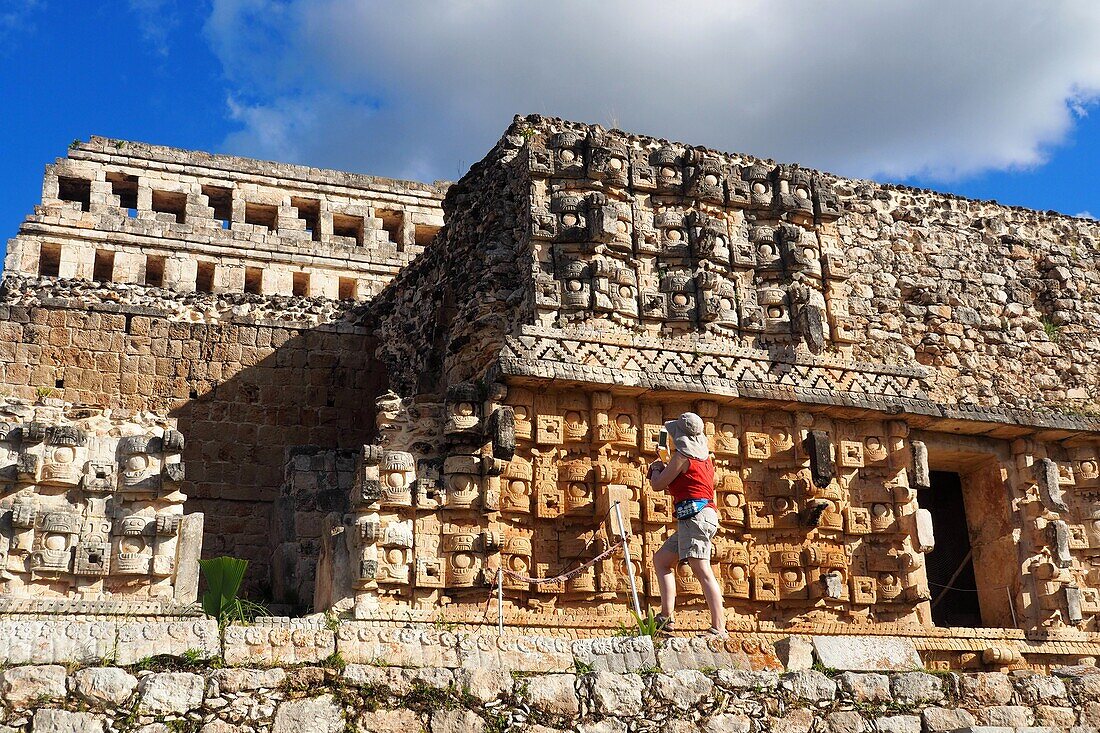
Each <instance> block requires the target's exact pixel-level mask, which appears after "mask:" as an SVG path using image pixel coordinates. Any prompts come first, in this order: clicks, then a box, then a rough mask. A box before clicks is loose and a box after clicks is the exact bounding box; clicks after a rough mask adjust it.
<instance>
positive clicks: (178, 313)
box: [0, 138, 444, 602]
mask: <svg viewBox="0 0 1100 733" xmlns="http://www.w3.org/2000/svg"><path fill="white" fill-rule="evenodd" d="M443 190H444V187H443V186H432V185H425V184H419V183H406V182H400V181H391V180H387V179H380V178H374V177H370V176H361V175H354V174H349V173H340V172H336V171H322V170H317V169H313V168H305V167H302V166H292V165H285V164H278V163H268V162H263V161H256V160H248V159H241V158H233V157H229V156H219V155H208V154H205V153H195V152H189V151H182V150H176V149H172V148H163V147H157V146H150V145H144V144H141V143H131V142H124V141H119V140H107V139H103V138H92V140H91V141H90V142H88V143H78V144H74V145H73V146H72V147H71V148H70V149H69V157H67V158H64V159H60V160H58V161H57V162H56V163H55V164H53V165H50V166H48V167H47V170H46V176H45V180H44V183H43V195H42V203H41V205H39V206H37V207H35V211H34V214H33V215H31V216H29V217H28V218H27V219H26V221H24V222H23V224H22V226H21V227H20V230H19V234H18V236H17V237H15V238H14V239H12V240H11V241H10V242H9V246H8V255H7V259H6V263H5V273H4V275H5V279H4V282H3V285H2V286H0V287H2V292H3V296H2V299H0V300H2V302H0V386H2V387H3V388H4V389H5V390H7V391H8V392H10V393H11V394H13V395H14V396H17V397H20V398H22V399H27V400H34V399H35V397H36V394H37V393H38V392H39V391H40V390H47V391H53V392H54V393H55V394H56V396H57V397H58V398H62V399H64V400H66V401H68V402H72V403H77V404H83V405H91V406H99V407H107V408H111V409H122V410H126V411H135V412H140V411H149V412H154V413H156V414H158V415H164V416H171V417H172V418H174V419H175V420H176V421H177V422H178V424H179V430H180V432H182V433H183V434H184V435H186V436H187V443H186V446H185V448H184V455H183V460H184V461H185V462H186V463H187V465H188V471H187V476H186V477H185V478H184V479H183V483H182V490H183V491H184V492H185V493H186V494H187V495H188V497H189V502H188V510H189V511H195V512H203V513H205V515H206V517H207V524H206V530H207V536H206V541H205V544H204V552H206V553H207V554H209V555H218V554H231V555H236V556H239V557H245V558H247V559H248V560H249V561H250V562H251V563H252V568H253V569H252V571H251V572H250V573H249V578H248V582H249V584H250V585H251V586H252V587H253V588H254V589H260V588H261V587H271V586H278V585H279V584H278V583H275V582H272V581H271V580H270V579H269V577H268V576H269V568H270V567H271V558H272V555H273V552H274V550H273V546H272V537H273V536H279V537H286V535H285V533H283V532H282V530H281V529H280V527H281V525H280V524H279V522H278V519H277V518H276V517H274V516H273V514H272V507H273V505H274V502H275V501H276V499H277V498H278V497H279V494H280V484H281V483H282V479H283V476H284V471H285V465H286V460H287V452H288V451H289V450H292V449H294V448H296V447H298V446H306V445H314V446H320V447H330V448H331V447H335V446H337V445H341V446H344V447H346V448H349V449H350V448H354V447H355V446H357V445H362V444H363V443H364V442H365V441H366V440H368V439H369V438H370V436H371V434H372V432H373V430H372V418H371V417H370V415H369V414H368V415H367V416H366V417H365V418H364V416H363V415H362V414H361V413H360V412H359V409H360V407H362V406H363V405H366V406H367V409H368V411H369V410H370V409H372V406H373V400H374V398H375V397H376V396H377V395H378V394H379V391H380V386H379V385H380V384H382V383H383V380H382V377H381V375H380V374H379V372H378V370H377V369H375V368H373V367H372V366H371V364H372V361H373V352H374V350H375V348H376V346H375V343H374V340H373V338H372V336H371V334H370V332H369V331H368V330H367V329H366V328H364V327H363V325H362V323H361V321H362V319H363V314H362V308H363V303H364V302H365V301H368V300H369V299H370V296H371V294H372V293H374V292H377V291H378V290H380V289H381V288H382V286H383V285H384V284H385V283H386V282H388V281H389V279H390V278H391V277H392V276H393V274H394V273H396V272H397V271H398V270H399V269H400V268H401V267H403V266H405V265H406V264H407V263H408V262H409V261H410V260H412V259H413V258H414V257H416V255H417V254H418V253H419V252H420V251H421V250H422V249H423V245H424V244H425V243H426V241H428V240H430V239H431V237H432V236H433V235H434V234H435V232H436V230H437V229H438V228H439V226H440V225H441V224H442V212H441V210H440V208H439V201H440V199H441V197H442V192H443ZM173 202H174V203H173ZM257 212H259V213H257ZM261 214H263V215H264V216H260V215H261ZM288 600H291V601H293V600H294V599H292V598H288ZM307 602H308V598H307Z"/></svg>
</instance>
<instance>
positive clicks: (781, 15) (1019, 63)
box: [206, 0, 1100, 180]
mask: <svg viewBox="0 0 1100 733" xmlns="http://www.w3.org/2000/svg"><path fill="white" fill-rule="evenodd" d="M206 30H207V36H208V38H209V40H210V42H211V45H212V47H213V48H214V50H215V52H216V53H217V55H218V56H219V58H220V59H221V61H222V64H223V66H224V69H225V73H226V76H227V78H228V79H229V81H230V83H231V86H232V87H233V88H234V93H233V99H232V114H233V116H234V118H235V119H236V120H237V121H238V122H239V123H240V124H241V130H240V131H239V132H237V133H234V134H233V135H231V136H230V137H229V138H228V139H227V140H226V141H225V146H226V147H227V148H228V149H230V150H232V151H234V152H238V153H242V154H248V155H257V156H262V157H274V158H279V159H284V160H295V161H301V162H308V163H311V164H315V165H326V166H334V167H342V168H351V169H357V170H364V171H368V172H372V173H377V174H380V175H394V176H408V177H417V178H432V177H446V178H454V177H456V176H458V175H460V174H461V173H462V172H463V171H464V170H465V169H466V168H467V167H468V166H469V165H470V164H471V163H473V162H474V161H475V160H476V159H477V158H479V157H480V156H481V155H483V154H484V152H485V151H487V150H488V148H489V147H490V146H491V145H492V144H493V142H494V141H495V140H496V139H497V137H499V135H500V134H501V132H503V130H504V129H505V127H506V126H507V125H508V123H509V122H510V121H511V117H512V115H513V114H516V113H520V114H526V113H530V112H539V113H543V114H548V115H554V116H561V117H566V118H570V119H577V120H583V121H589V122H599V123H601V124H605V125H609V124H617V125H618V126H620V127H622V128H624V129H627V130H631V131H636V132H642V133H647V134H653V135H657V136H661V137H671V138H675V139H678V140H683V141H687V142H690V143H693V144H702V145H709V146H712V147H715V148H720V149H724V150H732V151H741V152H748V153H752V154H756V155H761V156H766V157H774V158H777V159H780V160H788V161H797V162H800V163H803V164H806V165H813V166H816V167H820V168H825V169H828V170H832V171H835V172H838V173H844V174H849V175H864V176H880V177H881V176H886V177H905V176H917V175H919V176H924V177H932V178H938V179H941V180H946V179H952V178H958V177H963V176H968V175H972V174H975V173H978V172H981V171H985V170H989V169H1006V168H1016V167H1030V166H1035V165H1039V164H1042V163H1043V162H1044V160H1045V158H1046V155H1047V153H1048V151H1049V150H1050V149H1051V147H1053V146H1056V145H1058V144H1059V143H1061V142H1063V141H1064V140H1065V139H1066V137H1067V136H1068V135H1069V134H1070V133H1071V131H1072V129H1073V125H1074V121H1075V119H1076V117H1077V116H1078V115H1080V114H1083V113H1084V110H1085V109H1086V107H1087V105H1089V104H1090V103H1092V102H1094V101H1095V100H1096V99H1097V97H1098V95H1100V3H1095V2H1093V1H1092V0H1047V1H1046V2H1042V3H1035V2H1032V1H1031V0H997V1H995V2H994V1H993V0H984V1H983V0H968V1H965V2H964V1H961V0H933V1H931V2H924V3H900V2H881V0H847V1H846V2H843V3H841V2H820V0H783V1H780V0H741V1H740V2H729V1H728V0H725V1H723V0H706V1H704V0H685V1H682V2H679V3H668V2H661V1H660V0H599V2H588V1H586V0H557V1H556V2H516V1H515V0H450V1H449V2H427V1H426V0H214V4H213V10H212V13H211V17H210V19H209V21H208V23H207V28H206Z"/></svg>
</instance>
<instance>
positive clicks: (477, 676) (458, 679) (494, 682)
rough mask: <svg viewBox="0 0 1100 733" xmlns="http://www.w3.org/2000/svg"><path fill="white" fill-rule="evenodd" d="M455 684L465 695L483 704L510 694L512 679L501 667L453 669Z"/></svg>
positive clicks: (512, 685)
mask: <svg viewBox="0 0 1100 733" xmlns="http://www.w3.org/2000/svg"><path fill="white" fill-rule="evenodd" d="M455 684H456V685H457V686H458V688H459V689H460V690H462V691H463V692H465V693H466V694H467V695H469V696H470V697H472V698H474V699H475V700H477V701H478V702H480V703H482V704H484V703H487V702H491V701H493V700H496V699H498V698H500V697H507V696H508V695H510V694H511V693H512V688H513V687H514V680H513V679H512V675H511V674H509V673H508V672H507V671H505V670H503V669H491V668H480V669H460V670H456V671H455Z"/></svg>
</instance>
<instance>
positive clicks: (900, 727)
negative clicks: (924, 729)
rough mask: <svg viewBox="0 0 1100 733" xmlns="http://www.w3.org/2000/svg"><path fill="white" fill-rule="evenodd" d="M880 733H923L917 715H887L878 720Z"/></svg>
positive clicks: (876, 726)
mask: <svg viewBox="0 0 1100 733" xmlns="http://www.w3.org/2000/svg"><path fill="white" fill-rule="evenodd" d="M874 725H875V730H876V731H878V733H921V727H920V718H919V717H917V716H916V715H887V716H885V717H881V718H876V719H875V722H874Z"/></svg>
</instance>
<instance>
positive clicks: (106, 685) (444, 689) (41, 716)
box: [0, 622, 1100, 733]
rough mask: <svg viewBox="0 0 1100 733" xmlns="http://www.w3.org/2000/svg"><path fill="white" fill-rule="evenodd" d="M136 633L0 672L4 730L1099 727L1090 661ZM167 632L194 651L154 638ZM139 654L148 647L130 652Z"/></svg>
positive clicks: (282, 732)
mask: <svg viewBox="0 0 1100 733" xmlns="http://www.w3.org/2000/svg"><path fill="white" fill-rule="evenodd" d="M205 623H207V624H209V625H211V626H212V622H205ZM149 631H150V634H149V639H148V640H147V641H146V642H145V644H144V645H138V646H134V647H133V650H132V651H131V652H129V653H127V655H126V656H125V657H123V656H118V657H115V656H113V653H108V654H106V655H104V656H103V657H101V658H88V659H86V660H82V661H79V662H76V663H72V662H71V661H70V663H68V664H64V663H61V660H59V661H58V662H56V663H55V662H51V661H40V662H37V663H31V664H26V663H23V664H17V665H15V666H12V665H8V666H5V668H4V669H3V670H2V671H0V700H2V702H3V705H4V708H3V712H2V713H0V715H2V717H0V725H4V726H6V727H7V728H6V729H7V730H10V731H27V732H28V733H60V732H61V731H81V732H85V731H97V732H100V733H105V732H106V731H136V730H142V731H153V730H186V731H197V732H201V733H229V732H230V731H233V732H246V731H247V732H251V731H271V733H297V732H298V731H301V730H314V731H325V732H326V733H343V731H346V730H353V729H354V730H364V731H375V732H377V733H386V732H389V731H392V732H393V733H417V732H421V733H506V732H512V731H514V732H517V733H518V732H519V731H524V732H525V733H555V732H564V731H577V732H578V733H626V732H627V731H630V732H631V733H767V732H769V731H783V732H786V733H811V731H818V732H821V733H863V732H865V731H867V732H869V731H893V732H896V733H941V732H942V733H946V732H947V731H968V730H976V731H977V730H988V731H997V733H1004V732H1006V731H1029V733H1040V731H1041V732H1043V733H1045V732H1046V731H1074V732H1075V733H1093V732H1094V731H1096V730H1098V729H1100V673H1098V671H1097V668H1096V667H1095V666H1091V665H1089V666H1081V665H1070V666H1061V667H1053V668H1051V669H1049V670H1044V671H1032V670H1017V671H1010V672H1005V671H984V672H982V671H978V672H962V673H935V674H933V673H929V672H928V671H926V670H923V669H920V668H916V669H912V670H901V671H893V672H878V671H871V672H860V671H846V670H841V669H831V668H826V667H822V666H821V665H820V664H818V665H816V666H815V667H814V668H809V667H807V666H804V665H802V664H801V663H794V664H788V666H787V667H786V668H784V667H783V666H782V665H777V664H776V665H770V666H763V667H762V666H751V665H746V664H739V663H736V662H733V661H731V660H729V659H726V660H721V661H718V663H714V661H715V660H714V656H713V655H708V653H707V651H706V649H705V645H687V646H693V648H694V651H689V652H686V653H685V652H684V651H680V652H677V653H672V651H673V647H677V648H679V649H685V648H687V646H685V645H683V644H674V643H673V642H662V643H659V644H657V645H656V646H655V645H654V644H652V643H651V641H650V640H649V639H648V638H645V637H643V638H638V639H627V640H623V639H618V640H615V639H603V640H599V641H600V642H601V644H600V645H598V646H593V645H592V644H588V643H581V642H575V643H573V645H572V646H570V645H569V644H565V645H560V644H559V645H558V647H554V648H551V647H550V646H543V647H539V646H538V645H537V644H536V643H534V640H531V642H532V643H528V644H525V643H524V642H523V641H522V640H514V639H513V640H509V639H504V640H499V641H498V640H494V639H481V640H478V641H476V642H475V641H474V640H472V639H465V640H463V643H462V644H460V645H459V648H460V649H461V648H462V647H463V645H464V646H465V651H460V652H459V653H458V654H457V655H452V656H448V655H447V653H446V651H447V649H448V648H449V645H451V642H453V641H454V640H453V639H448V638H446V637H448V634H438V633H437V634H434V635H433V634H427V635H423V637H419V636H414V635H410V634H409V633H408V632H406V633H405V637H406V638H401V641H400V643H398V639H399V635H398V634H388V635H384V636H385V638H386V639H387V640H388V643H389V645H390V646H389V648H390V649H392V650H394V651H397V650H398V649H400V650H403V651H404V652H405V653H404V654H395V655H392V656H389V657H385V658H383V657H378V658H374V659H363V660H356V661H349V659H348V658H345V656H344V655H341V654H339V653H333V652H332V649H333V647H332V645H331V644H329V645H327V646H324V645H323V646H322V648H321V649H320V650H319V651H317V652H316V653H313V654H310V655H307V656H305V657H303V658H300V659H298V660H297V661H296V662H295V661H294V660H291V659H289V658H286V657H283V658H281V659H280V658H279V657H272V656H270V655H269V656H267V657H266V660H267V661H265V662H263V663H261V662H260V655H259V651H260V649H261V648H266V649H267V650H268V651H270V650H272V649H274V648H276V647H278V646H280V645H285V644H284V641H283V640H282V639H281V638H280V639H279V640H275V639H274V637H270V638H265V637H264V635H263V634H259V635H257V636H256V637H255V639H254V641H253V645H252V648H253V649H254V651H255V652H256V654H254V655H253V656H252V657H251V658H249V657H241V658H239V659H236V660H235V659H234V657H233V652H232V650H231V648H230V645H231V642H230V641H229V640H228V637H227V641H226V643H225V646H224V648H219V646H218V644H217V637H216V634H215V636H214V638H213V641H214V643H213V644H210V643H208V640H209V637H208V636H204V635H203V633H200V629H199V628H198V627H197V626H196V627H195V628H193V629H189V630H186V631H184V630H182V629H174V630H172V631H171V632H169V630H168V629H167V628H166V627H165V628H162V629H153V628H152V627H150V628H149ZM206 631H209V629H206ZM215 631H216V629H215ZM230 631H232V629H231V630H230ZM181 632H183V633H182V636H180V635H181ZM167 633H172V634H173V635H175V636H180V638H181V640H183V642H184V643H191V644H194V646H193V647H190V648H188V649H186V650H185V649H181V648H180V645H179V644H178V643H177V644H173V645H165V644H163V643H161V645H160V646H159V647H158V646H156V643H157V641H159V640H160V638H161V635H164V634H167ZM329 633H330V638H331V632H329ZM449 636H452V637H453V636H454V635H449ZM184 637H186V638H184ZM339 646H340V645H339V642H337V645H336V648H337V651H338V650H339ZM299 648H303V647H301V646H299ZM479 650H481V651H480V652H479ZM142 651H147V652H149V653H148V654H146V655H144V656H135V654H140V653H141V652H142ZM414 651H418V652H419V655H418V656H412V655H411V653H412V652H414ZM319 654H327V655H328V656H327V657H320V656H318V655H319ZM807 663H808V662H807Z"/></svg>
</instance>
